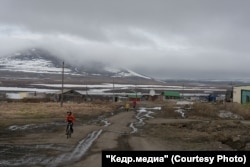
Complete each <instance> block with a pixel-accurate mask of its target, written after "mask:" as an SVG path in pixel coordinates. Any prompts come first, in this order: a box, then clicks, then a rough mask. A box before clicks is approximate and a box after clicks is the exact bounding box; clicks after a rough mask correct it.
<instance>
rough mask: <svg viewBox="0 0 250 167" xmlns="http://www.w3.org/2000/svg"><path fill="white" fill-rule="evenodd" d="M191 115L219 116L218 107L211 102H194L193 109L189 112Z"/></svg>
mask: <svg viewBox="0 0 250 167" xmlns="http://www.w3.org/2000/svg"><path fill="white" fill-rule="evenodd" d="M188 115H189V116H198V117H208V118H217V117H218V109H217V108H216V106H215V105H213V104H211V103H194V104H193V106H192V111H190V112H189V113H188Z"/></svg>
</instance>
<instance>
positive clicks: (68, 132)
mask: <svg viewBox="0 0 250 167" xmlns="http://www.w3.org/2000/svg"><path fill="white" fill-rule="evenodd" d="M68 138H71V130H70V127H68V129H67V139H68Z"/></svg>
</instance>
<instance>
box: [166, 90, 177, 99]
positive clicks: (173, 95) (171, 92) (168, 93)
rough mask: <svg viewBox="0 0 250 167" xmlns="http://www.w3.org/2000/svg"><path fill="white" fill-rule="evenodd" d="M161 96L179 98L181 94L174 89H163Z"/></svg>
mask: <svg viewBox="0 0 250 167" xmlns="http://www.w3.org/2000/svg"><path fill="white" fill-rule="evenodd" d="M162 96H163V97H164V99H180V98H181V95H180V92H175V91H164V92H162Z"/></svg>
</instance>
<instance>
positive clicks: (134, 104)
mask: <svg viewBox="0 0 250 167" xmlns="http://www.w3.org/2000/svg"><path fill="white" fill-rule="evenodd" d="M135 107H136V100H134V101H133V108H134V109H135Z"/></svg>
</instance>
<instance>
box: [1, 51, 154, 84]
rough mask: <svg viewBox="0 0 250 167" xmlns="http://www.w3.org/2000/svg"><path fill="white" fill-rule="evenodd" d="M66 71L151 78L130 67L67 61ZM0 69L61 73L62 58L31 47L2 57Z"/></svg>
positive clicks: (81, 73)
mask: <svg viewBox="0 0 250 167" xmlns="http://www.w3.org/2000/svg"><path fill="white" fill-rule="evenodd" d="M66 63H67V65H65V68H64V73H65V74H68V75H82V76H86V75H88V76H91V75H92V76H109V77H140V78H144V79H151V78H149V77H146V76H144V75H141V74H138V73H136V72H133V71H131V70H128V69H122V68H116V67H107V66H101V67H100V66H97V65H93V66H91V67H90V65H88V66H85V65H80V66H79V65H78V66H76V65H74V64H70V63H69V62H66ZM0 71H10V72H23V73H39V74H61V73H62V60H60V59H59V58H57V57H55V56H53V55H52V54H50V53H48V52H47V51H44V50H41V49H30V50H25V51H23V52H17V53H14V54H13V55H10V56H5V57H0Z"/></svg>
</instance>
